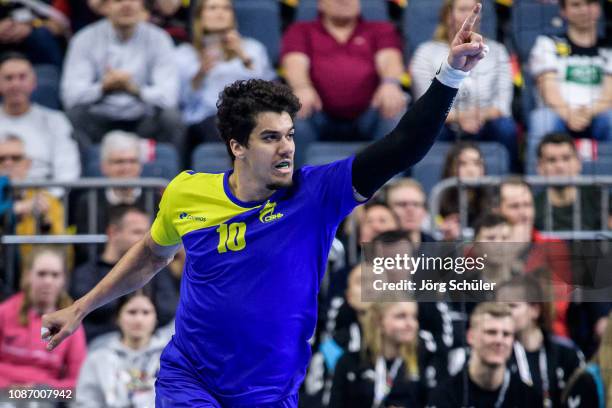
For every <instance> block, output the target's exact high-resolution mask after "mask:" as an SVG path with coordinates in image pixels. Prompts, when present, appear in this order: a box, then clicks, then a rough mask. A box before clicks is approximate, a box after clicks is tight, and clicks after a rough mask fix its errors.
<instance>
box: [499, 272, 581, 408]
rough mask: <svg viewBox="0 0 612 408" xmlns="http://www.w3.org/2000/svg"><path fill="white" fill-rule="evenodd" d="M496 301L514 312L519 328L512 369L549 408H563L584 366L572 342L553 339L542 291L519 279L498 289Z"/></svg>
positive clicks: (508, 282)
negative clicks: (572, 379) (571, 382)
mask: <svg viewBox="0 0 612 408" xmlns="http://www.w3.org/2000/svg"><path fill="white" fill-rule="evenodd" d="M496 300H497V301H499V302H505V303H507V304H508V306H509V307H510V310H511V311H512V319H513V320H514V327H515V335H514V337H515V341H514V347H513V350H514V352H513V353H512V358H511V362H510V366H511V367H512V369H513V370H516V371H518V373H519V375H520V376H521V378H522V379H523V381H524V382H525V383H526V384H532V385H533V388H534V389H535V390H536V391H537V392H538V393H539V394H540V395H542V398H543V405H544V406H545V407H561V395H562V393H563V390H564V389H565V385H566V384H567V382H568V381H569V379H570V376H571V375H572V374H573V373H574V371H575V370H576V369H578V368H579V367H580V366H581V365H582V364H583V363H584V356H583V355H582V352H580V350H578V349H577V348H576V347H575V346H574V345H573V344H572V343H571V341H569V340H567V339H564V338H561V337H557V336H553V335H552V334H551V333H550V328H549V326H550V324H549V322H548V320H547V318H546V316H547V314H546V313H545V311H544V309H545V308H546V307H548V306H549V305H550V303H547V302H544V297H543V293H542V288H541V287H540V285H539V284H538V282H537V281H535V280H534V279H533V278H531V277H529V276H517V277H514V278H513V279H511V280H509V281H506V282H504V283H502V284H501V285H498V286H497V288H496Z"/></svg>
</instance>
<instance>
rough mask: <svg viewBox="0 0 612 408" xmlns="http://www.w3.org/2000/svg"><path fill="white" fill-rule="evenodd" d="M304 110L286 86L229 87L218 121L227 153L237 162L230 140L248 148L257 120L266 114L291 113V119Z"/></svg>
mask: <svg viewBox="0 0 612 408" xmlns="http://www.w3.org/2000/svg"><path fill="white" fill-rule="evenodd" d="M298 110H300V101H299V100H298V98H297V97H296V96H295V95H294V94H293V93H292V92H291V88H289V87H288V86H286V85H283V84H280V83H277V82H271V81H264V80H263V79H249V80H246V81H245V80H242V81H236V82H234V83H233V84H231V85H228V86H227V87H225V89H224V90H223V92H221V95H220V96H219V101H218V102H217V120H218V127H219V132H220V134H221V138H222V139H223V140H224V141H225V146H226V147H227V152H228V153H229V155H230V157H231V158H232V160H234V159H235V157H234V154H233V153H232V149H231V148H230V140H231V139H234V140H236V141H237V142H238V143H240V144H241V145H243V146H248V143H249V135H250V134H251V132H252V131H253V129H254V128H255V126H256V122H255V117H256V116H257V115H258V114H259V113H262V112H276V113H282V112H287V113H288V114H289V115H290V116H291V119H293V118H294V117H295V114H296V113H297V111H298Z"/></svg>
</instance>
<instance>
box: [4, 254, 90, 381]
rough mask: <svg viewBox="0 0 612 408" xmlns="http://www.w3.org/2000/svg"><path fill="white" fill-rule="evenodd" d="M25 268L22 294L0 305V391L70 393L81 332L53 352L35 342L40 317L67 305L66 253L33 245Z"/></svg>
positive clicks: (79, 359)
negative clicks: (25, 390) (52, 390)
mask: <svg viewBox="0 0 612 408" xmlns="http://www.w3.org/2000/svg"><path fill="white" fill-rule="evenodd" d="M25 269H26V273H25V275H24V280H23V282H22V287H23V290H22V291H21V292H19V293H17V294H15V295H13V296H12V297H10V298H9V299H7V300H6V301H4V302H3V303H2V304H0V373H2V375H0V390H6V389H7V388H30V389H31V388H39V389H58V390H66V389H74V388H75V386H76V381H77V376H78V373H79V369H80V367H81V364H82V363H83V360H84V359H85V354H86V352H87V351H86V346H85V333H84V332H83V328H82V327H79V328H78V329H77V330H76V332H75V333H74V335H73V336H70V338H69V339H66V342H65V343H62V344H61V345H60V346H59V347H57V348H56V349H53V351H48V350H47V349H46V344H45V343H44V342H42V341H40V336H41V332H40V328H41V316H42V315H43V314H45V313H51V312H54V311H56V310H59V309H63V308H65V307H67V306H69V305H70V304H71V303H72V299H71V298H70V297H69V296H68V294H67V293H66V291H65V289H64V287H65V283H66V281H67V279H68V277H67V273H68V272H67V271H66V260H65V255H64V254H63V253H62V251H60V250H58V249H57V248H49V247H36V248H35V249H34V251H33V252H32V254H31V257H30V258H29V259H28V262H27V264H26V268H25Z"/></svg>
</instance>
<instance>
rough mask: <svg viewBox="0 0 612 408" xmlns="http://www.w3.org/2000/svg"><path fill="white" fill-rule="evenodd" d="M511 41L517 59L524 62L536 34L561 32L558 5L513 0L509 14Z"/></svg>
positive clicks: (561, 24) (539, 1)
mask: <svg viewBox="0 0 612 408" xmlns="http://www.w3.org/2000/svg"><path fill="white" fill-rule="evenodd" d="M511 27H512V36H513V38H512V42H513V45H514V48H515V50H516V52H517V53H518V56H519V59H520V60H521V61H522V62H526V61H527V60H528V59H529V52H530V51H531V47H533V44H534V43H535V40H536V38H537V37H538V35H541V34H562V33H563V32H564V31H565V25H564V23H563V20H562V19H561V17H560V16H559V5H558V4H554V3H548V2H542V1H541V0H515V1H514V4H513V6H512V16H511Z"/></svg>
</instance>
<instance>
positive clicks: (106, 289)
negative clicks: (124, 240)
mask: <svg viewBox="0 0 612 408" xmlns="http://www.w3.org/2000/svg"><path fill="white" fill-rule="evenodd" d="M150 241H152V239H151V237H150V235H149V234H147V235H146V237H145V238H144V239H142V240H141V241H139V242H138V243H136V244H135V245H134V246H133V247H132V248H130V250H129V251H128V252H127V253H126V254H125V255H124V256H123V257H122V258H121V259H120V260H119V262H117V264H116V265H115V266H114V267H113V269H112V270H111V271H110V272H109V273H108V274H107V275H106V276H105V277H104V278H103V279H102V280H101V281H100V282H99V283H98V284H97V285H96V286H95V287H94V288H93V289H92V290H91V291H89V293H87V294H86V295H85V296H83V297H82V298H80V299H79V300H77V301H76V302H75V305H76V306H77V307H78V309H79V313H80V314H81V315H82V316H83V317H84V316H86V315H87V314H88V313H89V312H91V311H92V310H94V309H96V308H98V307H100V306H102V305H104V304H106V303H108V302H110V301H112V300H113V299H116V298H118V297H120V296H122V295H125V294H126V293H130V292H132V291H134V290H136V289H139V288H141V287H142V286H144V285H145V284H146V283H147V282H149V280H151V278H152V277H153V276H155V274H156V273H157V272H158V271H159V270H160V269H162V268H163V267H164V266H166V265H167V264H168V263H169V262H170V260H171V259H169V258H162V257H160V256H158V255H156V254H155V253H153V252H152V251H151V249H150V248H151V245H150V243H149V242H150Z"/></svg>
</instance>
